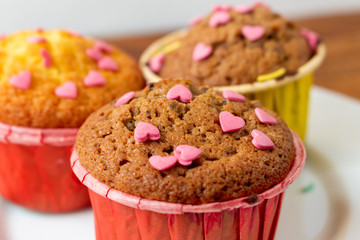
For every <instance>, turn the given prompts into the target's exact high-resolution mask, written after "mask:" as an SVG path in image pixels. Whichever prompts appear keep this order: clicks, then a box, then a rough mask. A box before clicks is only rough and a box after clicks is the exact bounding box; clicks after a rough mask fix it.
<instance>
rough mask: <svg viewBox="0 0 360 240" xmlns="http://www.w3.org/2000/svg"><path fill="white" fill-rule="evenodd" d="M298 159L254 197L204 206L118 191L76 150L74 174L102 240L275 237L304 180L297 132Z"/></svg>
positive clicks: (190, 239)
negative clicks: (287, 197) (292, 192)
mask: <svg viewBox="0 0 360 240" xmlns="http://www.w3.org/2000/svg"><path fill="white" fill-rule="evenodd" d="M293 138H294V146H295V154H296V156H295V160H294V162H293V165H292V167H291V169H290V171H289V173H288V175H287V176H286V177H285V179H284V180H283V181H282V182H280V183H279V184H277V185H276V186H274V187H272V188H271V189H269V190H267V191H265V192H263V193H261V194H258V195H257V197H256V198H254V199H252V200H253V201H249V199H251V198H249V197H244V198H238V199H235V200H231V201H226V202H215V203H208V204H201V205H189V204H179V203H167V202H161V201H156V200H148V199H144V198H140V197H137V196H133V195H130V194H126V193H123V192H120V191H118V190H115V189H113V188H111V187H109V186H107V185H105V184H103V183H101V182H99V181H98V180H96V179H95V178H94V177H93V176H92V175H90V174H89V172H88V171H87V170H86V169H85V168H84V167H83V166H82V165H81V164H80V161H79V157H78V155H77V154H76V152H75V151H74V152H73V153H72V156H71V165H72V168H73V171H74V173H75V175H76V176H77V177H78V178H79V180H80V181H81V182H82V183H83V184H84V185H86V186H87V187H88V188H89V193H90V199H91V204H92V207H93V211H94V217H95V230H96V239H97V240H105V239H106V240H108V239H113V240H120V239H127V240H130V239H136V240H138V239H141V240H147V239H149V240H150V239H151V240H153V239H157V240H160V239H164V240H165V239H166V240H168V239H171V240H178V239H179V240H180V239H181V240H187V239H188V240H198V239H206V240H211V239H214V240H215V239H216V240H222V239H223V240H225V239H226V240H231V239H242V240H246V239H263V240H268V239H273V238H274V235H275V231H276V226H277V222H278V218H279V214H280V209H281V204H282V199H283V194H284V191H285V189H286V188H287V187H288V186H289V185H290V184H291V183H292V182H293V181H294V180H295V179H296V178H297V177H298V176H299V174H300V172H301V170H302V168H303V166H304V164H305V158H306V153H305V149H304V146H303V145H302V143H301V140H300V138H299V137H298V136H297V135H296V133H293Z"/></svg>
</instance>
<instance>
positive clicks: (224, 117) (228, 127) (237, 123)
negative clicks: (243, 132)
mask: <svg viewBox="0 0 360 240" xmlns="http://www.w3.org/2000/svg"><path fill="white" fill-rule="evenodd" d="M219 118H220V126H221V129H222V130H223V132H226V133H227V132H236V131H238V130H240V129H241V128H243V127H244V126H245V121H244V119H242V118H241V117H237V116H234V115H232V114H231V113H229V112H227V111H223V112H221V113H220V115H219Z"/></svg>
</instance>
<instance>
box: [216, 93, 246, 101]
mask: <svg viewBox="0 0 360 240" xmlns="http://www.w3.org/2000/svg"><path fill="white" fill-rule="evenodd" d="M222 95H223V97H224V98H226V99H229V100H230V101H234V102H243V101H245V100H246V98H245V97H244V96H243V95H241V94H240V93H237V92H234V91H231V90H224V91H223V92H222Z"/></svg>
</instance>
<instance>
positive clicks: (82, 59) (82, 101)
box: [0, 29, 144, 212]
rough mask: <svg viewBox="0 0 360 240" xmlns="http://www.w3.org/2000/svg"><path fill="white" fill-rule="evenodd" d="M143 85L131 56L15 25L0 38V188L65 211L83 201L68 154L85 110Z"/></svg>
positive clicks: (24, 201) (69, 35) (21, 200)
mask: <svg viewBox="0 0 360 240" xmlns="http://www.w3.org/2000/svg"><path fill="white" fill-rule="evenodd" d="M143 86H144V82H143V78H142V76H141V72H140V70H139V69H138V67H137V64H136V62H135V61H134V60H133V59H132V58H131V57H130V56H128V55H126V54H125V53H124V52H123V51H121V50H119V49H117V48H116V47H114V46H111V45H109V44H107V43H105V42H102V41H97V40H94V39H89V38H85V37H83V36H81V35H79V34H77V33H75V32H72V31H65V30H49V31H45V30H42V29H37V30H29V31H20V32H16V33H14V34H11V35H7V36H4V37H3V38H2V39H1V40H0V140H1V142H0V156H1V157H0V158H1V164H2V167H1V170H0V180H1V182H2V184H0V194H1V195H2V196H3V197H4V198H6V199H8V200H9V201H11V202H14V203H17V204H19V205H21V206H24V207H27V208H30V209H33V210H39V211H46V212H65V211H71V210H75V209H79V208H81V207H84V206H87V205H88V204H89V199H88V196H87V191H86V189H85V188H83V187H82V186H81V184H80V183H79V182H78V181H77V180H75V179H74V178H73V177H72V173H71V169H70V165H69V161H68V157H69V155H70V150H71V147H72V145H73V144H74V142H75V137H76V133H77V130H78V128H79V127H80V126H81V124H82V123H83V122H84V121H85V119H86V118H87V116H88V115H90V114H91V113H92V112H93V111H95V110H96V109H98V108H99V107H100V106H102V105H104V104H105V103H107V102H110V101H111V100H113V99H116V98H117V97H119V96H121V95H122V94H123V93H125V92H128V91H132V90H138V89H141V88H142V87H143Z"/></svg>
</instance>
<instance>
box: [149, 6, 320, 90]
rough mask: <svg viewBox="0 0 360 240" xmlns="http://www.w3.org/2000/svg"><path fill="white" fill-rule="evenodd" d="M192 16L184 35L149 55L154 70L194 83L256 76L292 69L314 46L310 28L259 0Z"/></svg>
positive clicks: (262, 77) (277, 74)
mask: <svg viewBox="0 0 360 240" xmlns="http://www.w3.org/2000/svg"><path fill="white" fill-rule="evenodd" d="M195 20H196V21H192V22H191V26H190V29H189V31H188V32H187V33H186V34H185V36H183V37H182V38H180V39H178V41H177V42H176V44H175V43H173V47H170V45H168V46H167V47H168V48H169V49H168V53H165V54H164V53H162V54H160V55H154V56H153V57H152V58H151V59H150V60H149V67H150V69H151V70H152V71H153V72H154V73H157V74H159V75H160V76H161V77H163V78H164V77H184V78H190V79H192V80H193V81H194V83H195V84H197V85H210V86H227V85H238V84H244V83H253V82H257V81H260V82H261V81H266V80H269V79H274V78H281V77H283V76H285V74H295V73H296V72H297V70H298V68H299V67H300V66H302V65H303V64H305V63H306V62H307V61H308V60H309V59H310V58H311V57H312V56H313V54H314V53H315V52H316V48H317V43H318V36H317V35H316V34H315V33H313V32H311V31H309V30H306V29H300V28H298V27H297V26H295V25H294V24H293V23H292V22H290V21H288V20H286V19H284V18H283V17H281V16H280V15H278V14H276V13H274V12H272V11H271V10H270V9H269V8H268V7H267V6H265V5H263V4H255V5H253V6H245V5H237V6H227V5H226V6H215V7H213V9H212V12H211V13H210V14H209V15H208V16H205V17H203V18H201V17H197V18H196V19H195ZM159 60H160V61H159Z"/></svg>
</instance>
